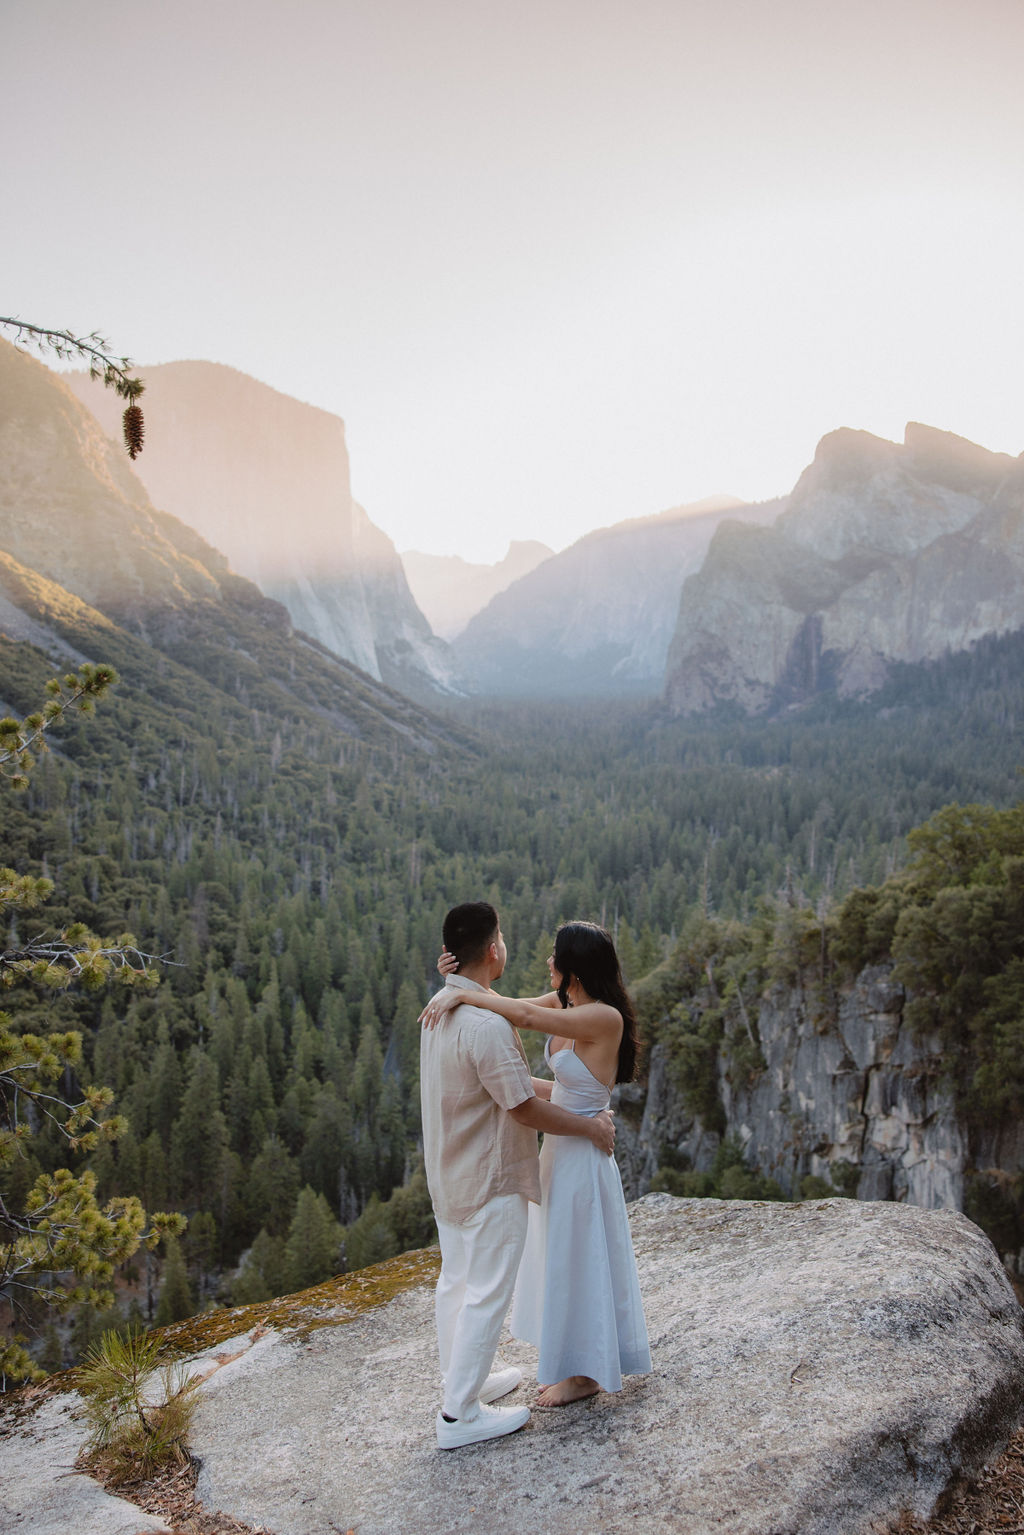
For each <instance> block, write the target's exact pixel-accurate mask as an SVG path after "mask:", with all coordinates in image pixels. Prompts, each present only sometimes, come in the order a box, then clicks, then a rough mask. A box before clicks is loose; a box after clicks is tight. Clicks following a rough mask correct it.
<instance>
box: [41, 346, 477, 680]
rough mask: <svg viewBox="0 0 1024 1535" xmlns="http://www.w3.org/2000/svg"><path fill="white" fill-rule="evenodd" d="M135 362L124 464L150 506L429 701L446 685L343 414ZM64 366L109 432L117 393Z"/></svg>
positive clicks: (378, 673)
mask: <svg viewBox="0 0 1024 1535" xmlns="http://www.w3.org/2000/svg"><path fill="white" fill-rule="evenodd" d="M139 372H140V374H141V375H142V376H143V377H144V379H145V383H146V394H145V398H144V401H143V404H144V406H145V409H146V446H145V451H144V452H143V453H142V454H141V455H140V457H139V458H138V460H137V462H136V466H135V468H136V473H137V474H138V477H139V479H140V480H141V481H142V484H143V485H144V486H145V488H146V490H147V491H148V493H149V496H150V497H151V498H152V501H153V503H154V505H156V506H159V507H162V508H164V509H165V510H166V511H169V512H173V514H174V515H175V516H176V517H178V518H180V520H181V521H182V522H184V523H186V524H187V525H188V526H189V527H190V528H194V529H195V530H196V531H197V532H198V533H200V534H201V535H202V537H203V538H204V539H208V540H209V541H210V542H211V543H212V544H213V545H215V547H216V548H218V549H220V550H221V551H223V553H224V554H225V555H226V556H227V558H228V560H229V561H230V563H231V566H232V567H233V569H235V570H236V571H238V572H239V574H241V575H243V576H246V577H248V579H249V580H250V581H253V582H255V583H256V585H257V586H258V587H259V588H260V590H261V591H262V592H264V593H265V594H266V595H267V596H268V597H272V598H274V599H275V600H276V601H278V602H280V603H281V604H283V606H284V607H285V608H286V609H287V610H288V613H289V614H290V616H291V619H292V622H293V623H294V624H295V626H296V628H298V629H301V630H303V631H304V632H305V633H307V634H310V635H312V637H313V638H314V639H316V640H319V641H320V643H321V644H322V645H325V646H326V647H327V649H328V650H332V651H334V653H335V654H336V655H339V656H341V657H343V658H344V659H345V660H347V661H352V662H354V663H355V665H356V666H358V667H360V668H361V670H363V671H364V672H366V673H367V674H368V675H369V676H371V677H373V678H375V679H376V680H377V681H384V682H387V683H389V684H390V685H391V686H394V687H397V688H399V689H401V690H402V691H404V692H407V693H409V694H410V695H412V696H415V697H419V698H421V699H426V700H429V699H430V698H431V697H433V698H436V697H437V696H438V694H443V693H450V692H452V691H457V684H456V679H455V675H454V672H453V668H452V664H451V658H450V656H449V655H448V652H447V647H446V646H445V645H444V644H443V643H442V642H440V641H439V640H437V639H436V638H435V637H434V636H433V635H432V634H431V632H430V626H429V624H428V623H427V621H426V619H425V618H424V617H423V615H422V613H421V612H420V610H419V609H418V608H417V606H416V603H415V602H414V600H413V597H412V594H411V592H410V591H409V586H408V582H407V581H406V578H405V573H404V571H403V569H402V562H401V560H400V559H399V557H398V553H397V551H396V549H395V547H394V545H393V544H392V542H391V540H390V539H389V538H388V537H387V535H386V534H385V533H382V532H381V530H380V528H378V527H376V526H375V525H374V524H373V523H372V522H371V521H370V519H369V517H368V516H367V514H366V512H365V511H364V510H363V508H362V507H361V506H360V505H359V504H358V502H357V501H355V500H354V499H353V496H352V488H351V484H350V479H349V460H348V449H347V447H346V443H345V423H344V422H343V421H342V420H341V419H340V418H339V417H338V416H334V415H331V414H330V412H328V411H326V410H319V409H317V408H316V407H315V406H312V405H304V404H302V403H301V402H300V401H298V400H294V399H291V398H290V397H289V396H288V395H285V394H280V393H278V391H277V390H275V389H271V388H269V387H268V386H267V385H266V384H260V383H258V382H257V381H256V380H255V379H253V378H249V377H248V376H247V375H246V374H244V373H239V372H238V371H236V370H235V369H234V368H227V367H224V366H222V365H221V364H219V363H210V362H172V363H164V364H161V365H159V366H155V367H145V368H140V369H139ZM66 376H67V379H68V382H69V384H70V387H71V388H72V389H73V390H74V391H75V393H76V394H77V395H78V398H79V399H80V400H81V401H82V402H83V404H85V405H86V406H87V408H88V409H89V410H90V411H91V412H92V413H93V414H94V415H95V417H96V419H97V420H98V421H99V422H100V424H101V425H102V426H103V427H104V429H105V430H106V431H107V432H108V433H109V434H110V436H111V437H113V438H116V439H119V438H120V416H121V402H120V401H118V399H117V398H116V397H115V396H114V395H113V393H112V392H111V391H110V390H107V389H104V388H103V386H102V384H99V383H97V382H95V381H94V380H91V379H90V378H89V376H88V374H85V373H72V374H69V375H66Z"/></svg>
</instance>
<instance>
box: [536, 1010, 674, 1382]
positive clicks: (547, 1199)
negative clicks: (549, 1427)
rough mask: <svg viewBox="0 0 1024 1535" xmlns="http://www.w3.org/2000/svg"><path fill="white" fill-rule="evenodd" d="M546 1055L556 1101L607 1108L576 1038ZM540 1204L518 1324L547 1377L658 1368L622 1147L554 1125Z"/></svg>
mask: <svg viewBox="0 0 1024 1535" xmlns="http://www.w3.org/2000/svg"><path fill="white" fill-rule="evenodd" d="M544 1058H545V1060H546V1061H547V1063H548V1065H549V1066H550V1067H551V1070H552V1071H553V1072H554V1076H555V1084H554V1087H553V1088H552V1090H551V1102H552V1103H557V1104H558V1105H559V1107H561V1108H563V1109H569V1110H570V1111H571V1112H572V1113H573V1114H588V1115H594V1114H599V1113H600V1112H601V1110H602V1109H606V1108H607V1107H608V1102H609V1099H610V1096H611V1095H610V1093H609V1091H608V1088H607V1087H605V1086H604V1085H603V1083H601V1082H599V1081H598V1080H597V1078H596V1077H595V1076H594V1075H593V1073H592V1072H591V1071H590V1070H589V1069H588V1068H587V1067H586V1066H585V1065H584V1064H583V1062H582V1061H581V1060H580V1058H579V1056H578V1055H577V1054H576V1052H575V1051H574V1050H573V1049H572V1048H570V1047H567V1048H566V1049H564V1050H556V1051H555V1053H554V1054H552V1053H551V1041H550V1040H548V1043H547V1045H546V1046H545V1049H544ZM540 1187H541V1203H540V1205H539V1206H538V1205H534V1204H531V1205H530V1215H529V1226H528V1229H527V1235H526V1247H525V1249H524V1251H523V1258H522V1262H521V1263H520V1265H519V1275H518V1278H517V1279H516V1291H515V1297H514V1299H513V1302H512V1315H511V1317H510V1319H509V1329H510V1331H511V1333H512V1336H513V1337H514V1338H522V1339H523V1340H524V1341H526V1342H527V1343H533V1344H535V1345H536V1347H537V1348H538V1349H539V1350H540V1358H539V1360H538V1361H537V1379H538V1381H539V1382H540V1383H541V1385H544V1386H546V1385H553V1384H554V1383H555V1382H556V1381H560V1380H565V1378H566V1377H567V1376H569V1375H589V1376H590V1378H591V1379H592V1380H596V1381H597V1383H598V1385H599V1386H600V1387H601V1389H602V1390H604V1391H618V1390H619V1388H620V1387H621V1385H622V1377H623V1375H642V1374H644V1373H645V1372H646V1371H648V1370H649V1369H650V1368H651V1353H650V1348H649V1347H648V1342H647V1324H646V1323H645V1321H644V1312H643V1305H642V1303H641V1300H640V1285H639V1282H638V1280H637V1273H636V1259H635V1257H634V1256H633V1242H632V1239H631V1237H630V1232H629V1218H628V1216H627V1214H626V1201H625V1198H624V1196H623V1193H622V1178H621V1177H620V1175H619V1169H618V1167H617V1165H616V1163H615V1158H614V1157H608V1156H605V1154H604V1152H602V1151H598V1149H597V1147H596V1146H595V1145H594V1144H593V1143H592V1142H591V1141H589V1140H585V1139H584V1138H583V1137H582V1136H577V1135H546V1136H545V1137H544V1144H543V1146H542V1148H541V1153H540Z"/></svg>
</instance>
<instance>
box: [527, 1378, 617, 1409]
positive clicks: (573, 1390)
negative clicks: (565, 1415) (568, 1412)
mask: <svg viewBox="0 0 1024 1535" xmlns="http://www.w3.org/2000/svg"><path fill="white" fill-rule="evenodd" d="M600 1389H601V1388H600V1386H599V1385H598V1384H597V1381H596V1380H591V1378H590V1376H589V1375H568V1376H566V1378H565V1380H560V1381H558V1383H557V1384H556V1385H554V1386H541V1388H540V1390H539V1391H538V1392H537V1406H538V1407H564V1406H565V1405H566V1403H567V1402H579V1401H582V1400H583V1398H584V1397H585V1396H596V1395H597V1393H598V1392H599V1391H600Z"/></svg>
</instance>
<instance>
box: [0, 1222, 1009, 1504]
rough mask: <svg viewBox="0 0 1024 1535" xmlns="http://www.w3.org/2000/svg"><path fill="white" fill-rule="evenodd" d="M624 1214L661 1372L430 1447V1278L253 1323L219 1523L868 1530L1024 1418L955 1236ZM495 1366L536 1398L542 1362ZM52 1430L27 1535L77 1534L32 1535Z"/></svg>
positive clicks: (212, 1382) (225, 1366) (238, 1353)
mask: <svg viewBox="0 0 1024 1535" xmlns="http://www.w3.org/2000/svg"><path fill="white" fill-rule="evenodd" d="M630 1213H631V1220H632V1225H633V1233H634V1241H635V1245H636V1251H637V1259H638V1264H639V1269H640V1282H641V1287H642V1289H643V1293H644V1301H645V1306H646V1310H647V1316H648V1324H649V1328H650V1333H651V1345H652V1353H653V1358H654V1370H653V1372H652V1374H651V1375H649V1376H646V1377H642V1378H633V1379H630V1380H628V1381H627V1383H626V1386H625V1388H624V1390H623V1391H622V1392H621V1393H620V1394H619V1395H618V1396H615V1397H610V1396H605V1395H599V1396H597V1397H595V1398H592V1399H591V1400H589V1401H587V1402H582V1403H579V1404H575V1405H574V1406H572V1407H570V1408H566V1409H563V1410H560V1411H549V1412H542V1411H539V1412H536V1413H535V1414H534V1416H533V1419H532V1421H531V1423H530V1424H529V1425H528V1426H527V1427H526V1428H525V1429H524V1430H522V1431H521V1432H520V1433H518V1434H515V1435H513V1436H511V1437H510V1438H509V1439H507V1440H502V1441H500V1442H498V1443H495V1444H490V1445H483V1446H470V1447H467V1448H466V1449H463V1450H459V1451H457V1452H454V1453H450V1454H445V1453H443V1452H440V1451H438V1450H437V1449H436V1448H435V1445H434V1435H433V1418H434V1412H435V1410H436V1407H437V1383H436V1363H435V1352H434V1336H433V1305H432V1292H431V1288H430V1284H429V1282H424V1280H425V1278H427V1280H429V1270H425V1269H424V1268H422V1267H421V1268H419V1269H417V1267H416V1265H415V1264H411V1265H410V1264H409V1263H408V1260H407V1259H406V1260H403V1259H394V1260H392V1263H394V1264H402V1263H403V1262H405V1264H406V1273H407V1276H408V1283H409V1287H408V1288H404V1289H401V1288H398V1290H397V1293H395V1294H394V1295H393V1298H391V1299H389V1300H387V1301H386V1303H384V1304H380V1305H376V1306H372V1307H369V1308H366V1309H359V1308H355V1309H353V1308H352V1307H348V1308H345V1307H341V1306H339V1308H338V1311H337V1316H336V1320H335V1322H334V1324H333V1325H332V1324H331V1318H330V1314H329V1313H330V1308H329V1306H325V1305H323V1304H321V1305H320V1306H319V1307H318V1319H317V1325H316V1326H315V1327H313V1328H310V1327H309V1326H308V1315H306V1313H302V1316H301V1318H299V1317H297V1323H298V1321H299V1320H301V1321H302V1325H296V1326H294V1327H289V1326H288V1325H287V1324H286V1323H285V1321H284V1320H283V1314H282V1313H280V1312H279V1313H278V1314H277V1316H276V1317H275V1322H274V1326H273V1327H272V1328H271V1329H270V1330H268V1331H259V1334H258V1336H256V1335H255V1331H256V1330H254V1336H253V1337H252V1338H251V1339H249V1338H247V1336H246V1328H247V1327H248V1326H249V1324H250V1322H251V1320H252V1319H251V1318H250V1317H248V1315H247V1314H246V1313H239V1314H238V1320H239V1327H238V1330H237V1334H236V1337H235V1339H234V1340H232V1339H231V1338H229V1337H228V1336H227V1333H226V1332H225V1330H224V1328H225V1324H230V1321H231V1316H230V1314H227V1315H224V1314H222V1315H221V1317H220V1336H219V1339H218V1342H217V1344H216V1345H215V1352H211V1351H210V1350H207V1352H206V1354H205V1355H202V1356H200V1358H201V1359H203V1360H205V1361H206V1363H207V1364H209V1363H210V1362H211V1360H212V1361H214V1362H217V1361H219V1367H217V1368H215V1369H213V1371H212V1373H210V1374H209V1376H208V1379H207V1381H206V1385H205V1386H204V1394H203V1399H202V1403H201V1406H200V1410H199V1414H198V1419H197V1424H196V1432H195V1436H194V1448H195V1451H196V1453H197V1454H198V1455H199V1457H200V1458H201V1459H202V1462H203V1467H202V1472H201V1476H200V1482H199V1486H198V1488H197V1491H198V1493H199V1496H200V1497H201V1498H202V1500H203V1503H204V1504H205V1506H206V1507H207V1508H208V1509H217V1508H219V1509H222V1510H224V1511H225V1512H229V1513H231V1514H233V1515H234V1516H235V1517H236V1518H240V1519H245V1520H247V1521H249V1522H251V1523H253V1524H264V1525H266V1526H268V1527H269V1528H271V1529H273V1530H275V1531H277V1532H278V1535H331V1532H333V1531H336V1530H338V1529H341V1530H353V1529H354V1530H355V1531H357V1532H358V1535H394V1532H396V1531H399V1530H402V1531H409V1532H420V1531H428V1530H429V1531H437V1530H444V1531H446V1532H448V1531H451V1532H467V1535H468V1532H474V1535H481V1532H490V1531H492V1530H493V1531H495V1532H498V1531H505V1530H508V1529H510V1528H513V1527H518V1526H522V1527H528V1528H532V1529H538V1530H544V1531H546V1532H550V1535H569V1532H572V1535H587V1532H592V1535H597V1532H607V1535H612V1532H615V1535H618V1532H621V1531H623V1530H634V1531H640V1532H648V1531H650V1532H654V1531H662V1530H665V1529H671V1530H672V1531H673V1532H675V1535H711V1532H715V1535H722V1532H728V1535H867V1532H875V1535H878V1532H881V1531H884V1530H886V1529H888V1528H890V1527H891V1526H892V1525H893V1524H894V1523H895V1522H896V1520H897V1518H898V1516H899V1515H900V1513H901V1512H902V1511H903V1510H911V1511H912V1512H914V1513H915V1514H917V1515H918V1516H920V1517H927V1516H928V1515H930V1514H931V1513H932V1511H933V1510H934V1508H935V1505H936V1502H937V1500H939V1499H940V1498H941V1497H942V1495H943V1493H944V1492H945V1491H946V1490H947V1489H948V1488H949V1487H950V1486H951V1485H952V1484H953V1483H954V1482H955V1481H956V1480H957V1479H958V1478H960V1477H962V1476H965V1475H969V1474H971V1473H972V1472H973V1471H975V1470H977V1469H978V1468H979V1467H980V1466H981V1465H982V1464H983V1463H984V1462H985V1461H986V1460H988V1459H990V1458H991V1457H992V1456H993V1455H994V1454H995V1453H996V1452H997V1451H998V1450H999V1449H1000V1448H1001V1447H1002V1445H1003V1444H1004V1443H1005V1442H1006V1440H1007V1439H1008V1438H1009V1436H1010V1435H1011V1434H1012V1433H1013V1432H1014V1430H1015V1429H1016V1428H1017V1426H1018V1425H1019V1424H1020V1423H1021V1421H1022V1419H1024V1313H1022V1311H1021V1308H1020V1306H1019V1305H1018V1303H1017V1301H1016V1299H1015V1297H1014V1294H1013V1291H1012V1288H1011V1286H1010V1284H1009V1282H1008V1280H1007V1278H1006V1275H1005V1273H1004V1271H1003V1269H1002V1267H1001V1265H1000V1263H999V1260H998V1257H997V1255H996V1253H995V1251H994V1250H993V1248H992V1246H991V1244H990V1243H989V1242H988V1240H987V1238H986V1237H985V1236H984V1235H983V1234H982V1233H981V1232H980V1231H979V1230H978V1229H977V1227H975V1226H974V1225H972V1224H971V1222H969V1221H968V1220H966V1218H965V1217H964V1216H962V1215H959V1214H957V1213H955V1212H953V1211H945V1210H940V1211H934V1210H932V1211H929V1210H921V1209H917V1208H914V1207H912V1206H906V1205H896V1204H874V1203H859V1202H857V1201H854V1200H841V1199H834V1200H823V1201H815V1202H810V1203H803V1204H748V1203H729V1202H720V1201H717V1200H686V1199H674V1198H672V1197H671V1196H670V1195H667V1194H652V1195H648V1196H646V1197H645V1198H644V1199H641V1200H638V1201H637V1202H636V1204H634V1205H633V1206H632V1207H631V1212H630ZM389 1268H390V1265H387V1264H385V1265H381V1266H380V1267H379V1269H378V1270H377V1271H367V1273H368V1274H370V1273H372V1272H377V1273H378V1274H379V1275H380V1276H381V1277H382V1279H386V1278H387V1271H388V1270H389ZM388 1288H389V1287H388V1285H387V1284H384V1285H383V1286H382V1293H387V1290H388ZM295 1299H296V1301H297V1302H301V1301H302V1297H296V1298H295ZM278 1304H280V1303H278ZM299 1309H300V1312H301V1307H300V1308H299ZM307 1311H308V1308H307ZM227 1331H230V1326H228V1328H227ZM250 1345H251V1346H250ZM502 1354H503V1357H504V1358H505V1359H506V1360H507V1361H509V1362H514V1363H518V1364H520V1365H521V1366H522V1367H523V1369H524V1371H525V1373H526V1376H527V1380H528V1382H532V1378H533V1365H534V1353H533V1350H532V1349H530V1348H528V1347H527V1346H526V1345H521V1344H518V1343H515V1342H514V1341H512V1340H508V1339H506V1341H505V1344H504V1347H503V1349H502ZM200 1367H202V1366H200ZM531 1395H532V1389H531V1388H528V1387H523V1388H520V1392H519V1393H518V1394H517V1395H516V1396H513V1397H512V1398H511V1399H510V1400H512V1401H516V1400H518V1399H519V1398H520V1397H525V1399H527V1400H528V1399H529V1398H530V1396H531ZM61 1401H62V1403H67V1401H68V1398H66V1397H65V1398H63V1399H61ZM50 1410H51V1408H50V1406H49V1405H48V1406H47V1407H46V1408H44V1409H43V1410H42V1412H39V1413H36V1414H35V1415H34V1417H33V1418H29V1419H28V1420H27V1422H26V1423H25V1425H24V1427H23V1428H21V1429H19V1430H17V1431H16V1432H15V1433H14V1434H13V1435H12V1436H11V1437H10V1438H9V1439H8V1440H6V1441H5V1442H4V1443H3V1444H0V1483H3V1482H6V1483H7V1486H8V1489H9V1490H10V1491H13V1493H14V1495H15V1497H14V1503H15V1505H16V1509H17V1508H20V1509H22V1510H23V1511H24V1512H23V1514H21V1515H19V1514H18V1513H17V1511H16V1510H15V1516H14V1518H13V1520H9V1521H5V1528H7V1529H10V1530H11V1531H12V1532H14V1531H20V1530H25V1531H27V1530H29V1529H31V1530H32V1531H33V1535H50V1531H51V1530H52V1531H53V1532H54V1535H55V1532H56V1530H58V1529H61V1530H64V1529H66V1528H71V1527H76V1528H85V1527H84V1526H80V1525H78V1524H77V1520H76V1511H75V1509H74V1508H73V1507H71V1506H68V1507H66V1508H65V1510H64V1515H65V1517H66V1519H67V1522H66V1523H64V1524H58V1523H53V1524H52V1525H46V1526H45V1528H44V1526H43V1525H41V1524H39V1523H38V1522H36V1520H35V1519H33V1512H34V1513H36V1514H38V1511H39V1509H40V1508H41V1507H42V1506H43V1505H44V1504H45V1505H46V1506H47V1507H50V1506H52V1501H51V1500H49V1494H48V1492H47V1489H46V1488H44V1487H43V1486H42V1485H37V1486H33V1487H28V1486H27V1485H26V1482H25V1476H26V1475H27V1474H29V1473H28V1471H27V1468H26V1471H25V1472H23V1471H22V1470H21V1469H20V1467H21V1466H22V1465H23V1464H24V1459H23V1456H22V1453H21V1452H22V1450H23V1449H24V1446H23V1445H22V1444H21V1441H20V1435H24V1434H28V1433H32V1434H34V1435H35V1436H36V1438H37V1440H38V1436H39V1435H40V1434H41V1433H42V1432H43V1431H44V1428H45V1422H46V1418H45V1414H46V1413H47V1412H49V1411H50ZM53 1410H56V1409H55V1408H54V1409H53ZM32 1464H33V1467H34V1469H33V1471H32V1472H31V1475H33V1476H34V1477H36V1478H40V1477H42V1476H43V1469H42V1464H41V1461H40V1459H39V1457H38V1456H37V1457H36V1460H35V1461H34V1462H33V1463H32ZM86 1480H87V1479H83V1478H73V1479H70V1478H68V1479H66V1480H65V1487H68V1488H70V1485H71V1482H72V1481H74V1482H82V1481H86ZM9 1511H10V1510H9ZM19 1519H20V1521H21V1522H19ZM26 1519H28V1520H29V1521H30V1522H28V1523H26V1522H25V1520H26ZM116 1527H118V1526H116V1525H115V1524H114V1523H113V1522H112V1523H111V1524H110V1525H109V1526H108V1528H110V1529H114V1528H116ZM143 1527H146V1526H145V1524H144V1521H142V1520H140V1521H139V1525H138V1528H140V1529H141V1528H143ZM148 1527H149V1528H154V1529H158V1528H159V1524H150V1525H149V1526H148ZM89 1528H90V1529H91V1528H92V1527H91V1526H89ZM96 1528H97V1529H98V1528H101V1526H97V1527H96Z"/></svg>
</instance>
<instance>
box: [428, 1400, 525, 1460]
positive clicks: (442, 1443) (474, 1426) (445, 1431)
mask: <svg viewBox="0 0 1024 1535" xmlns="http://www.w3.org/2000/svg"><path fill="white" fill-rule="evenodd" d="M529 1421H530V1409H529V1408H528V1407H489V1406H487V1404H486V1403H485V1402H481V1403H480V1410H479V1412H478V1413H477V1414H476V1415H475V1417H472V1418H456V1419H455V1420H454V1422H452V1423H449V1422H448V1420H447V1418H446V1417H445V1416H444V1414H443V1413H440V1412H439V1413H438V1415H437V1447H438V1449H439V1450H457V1449H458V1448H459V1446H460V1445H463V1444H479V1443H480V1441H481V1440H483V1439H500V1438H501V1436H502V1435H503V1434H514V1433H515V1431H516V1429H517V1428H522V1426H523V1424H524V1423H529Z"/></svg>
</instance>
